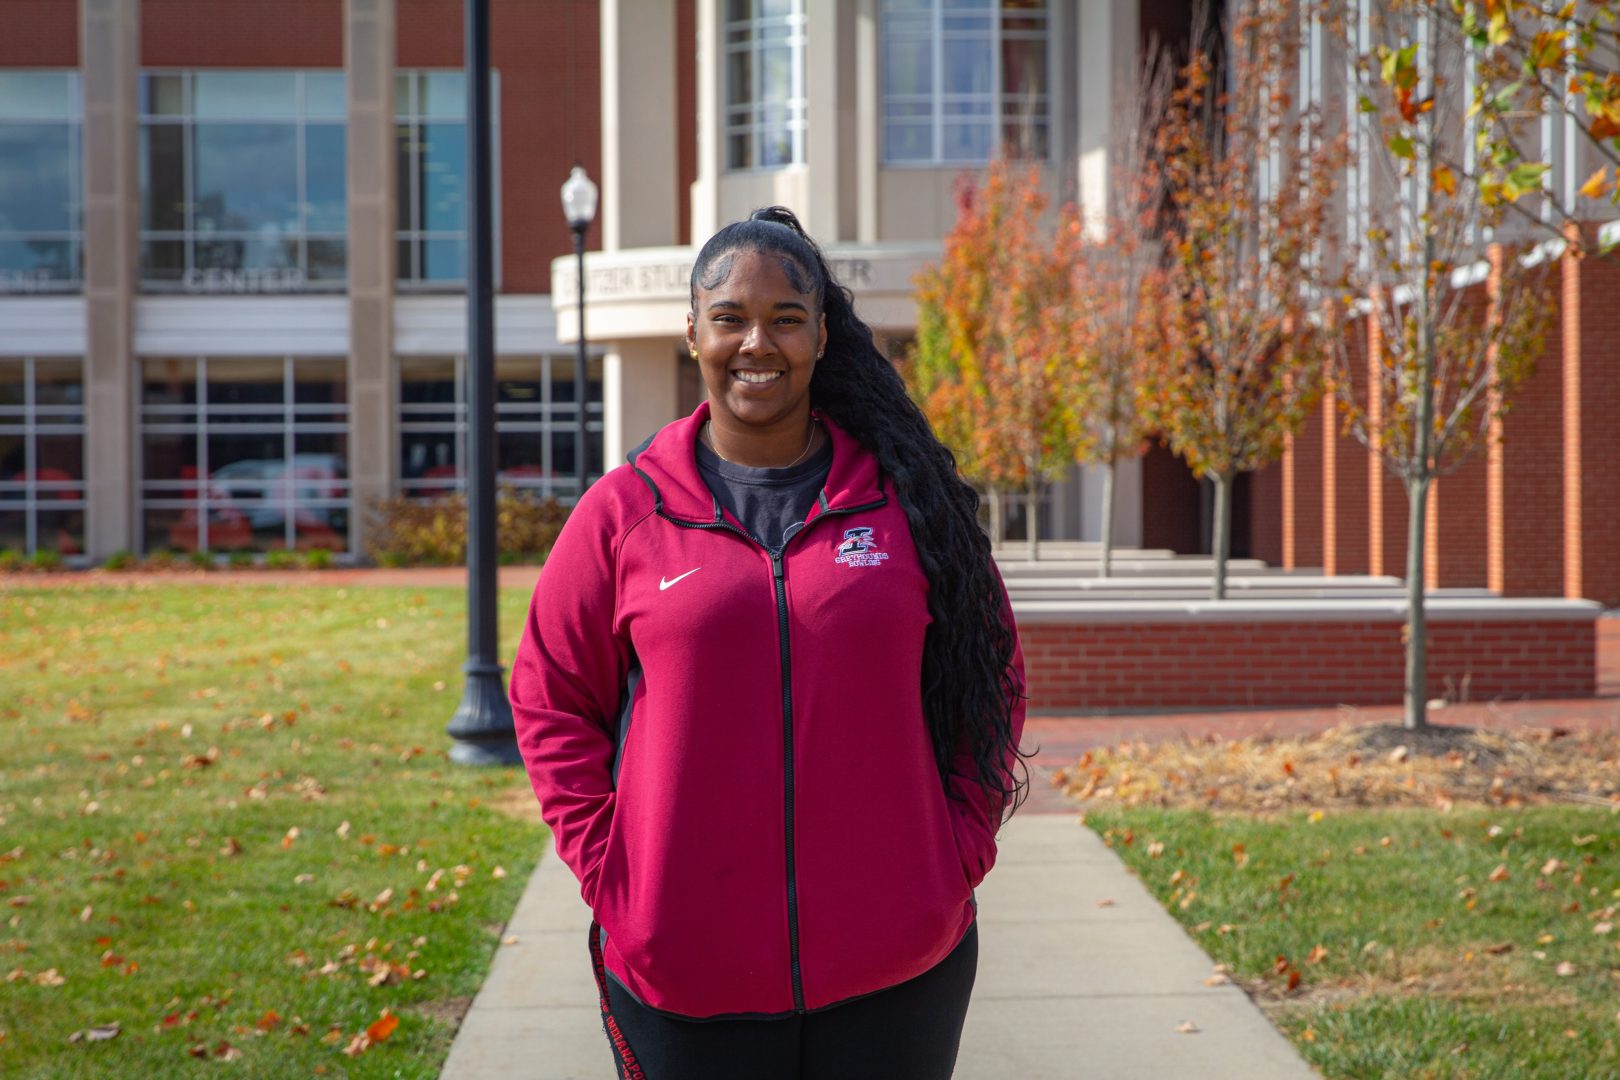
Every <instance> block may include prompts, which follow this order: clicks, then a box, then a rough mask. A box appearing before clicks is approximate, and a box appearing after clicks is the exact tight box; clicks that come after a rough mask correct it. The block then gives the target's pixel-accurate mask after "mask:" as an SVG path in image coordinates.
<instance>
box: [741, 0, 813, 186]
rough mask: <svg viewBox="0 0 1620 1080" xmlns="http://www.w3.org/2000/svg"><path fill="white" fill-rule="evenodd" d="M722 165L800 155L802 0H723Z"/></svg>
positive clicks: (765, 163)
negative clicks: (723, 99)
mask: <svg viewBox="0 0 1620 1080" xmlns="http://www.w3.org/2000/svg"><path fill="white" fill-rule="evenodd" d="M725 64H726V69H725V70H726V166H727V167H728V168H732V169H758V168H764V169H769V168H774V167H776V166H779V165H797V164H799V163H801V162H803V161H804V3H803V0H727V4H726V58H725Z"/></svg>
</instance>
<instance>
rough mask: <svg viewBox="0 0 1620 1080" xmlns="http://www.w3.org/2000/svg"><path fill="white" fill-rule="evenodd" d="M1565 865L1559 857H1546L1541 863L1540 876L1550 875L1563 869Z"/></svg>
mask: <svg viewBox="0 0 1620 1080" xmlns="http://www.w3.org/2000/svg"><path fill="white" fill-rule="evenodd" d="M1566 865H1567V864H1566V863H1564V862H1563V860H1561V859H1548V860H1547V861H1546V862H1545V863H1543V864H1542V865H1541V876H1542V877H1552V876H1553V875H1554V874H1556V873H1558V871H1560V870H1562V869H1564V867H1565V866H1566Z"/></svg>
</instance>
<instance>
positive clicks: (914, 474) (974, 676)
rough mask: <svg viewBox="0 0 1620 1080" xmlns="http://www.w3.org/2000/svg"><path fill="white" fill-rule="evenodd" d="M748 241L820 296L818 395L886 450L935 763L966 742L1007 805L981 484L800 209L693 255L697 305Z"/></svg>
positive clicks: (728, 232) (1008, 668)
mask: <svg viewBox="0 0 1620 1080" xmlns="http://www.w3.org/2000/svg"><path fill="white" fill-rule="evenodd" d="M741 251H755V252H760V253H762V254H766V255H772V256H775V257H776V258H778V259H780V260H781V262H782V267H783V269H784V270H785V271H786V272H787V275H788V280H789V281H790V282H791V283H792V285H793V287H794V288H795V289H798V290H799V291H801V292H804V293H806V294H811V295H814V296H815V297H816V299H817V302H818V306H819V308H820V311H821V313H823V314H824V315H825V316H826V319H827V347H826V352H825V354H824V355H823V356H822V358H821V359H820V360H818V361H817V362H816V368H815V374H814V376H813V377H812V378H811V381H810V403H811V405H812V406H814V407H815V408H818V409H821V410H822V411H823V412H825V413H826V414H827V415H828V416H830V417H831V418H832V419H833V420H834V422H836V423H837V424H838V426H839V427H841V428H842V429H844V430H845V431H846V432H848V433H849V434H850V435H851V436H852V437H854V438H855V439H856V440H857V441H858V442H860V443H861V445H863V446H865V447H866V448H867V449H868V450H870V451H871V452H872V453H874V454H875V455H876V456H877V459H878V464H879V466H880V467H881V468H882V470H883V473H884V475H885V476H886V477H888V479H889V480H890V482H891V483H892V484H893V486H894V490H895V494H896V495H897V496H898V498H899V500H900V506H901V507H902V509H903V510H904V511H905V514H906V520H907V522H908V523H909V524H910V526H911V536H912V541H913V543H914V544H915V545H916V548H917V555H918V558H919V559H920V560H921V562H922V566H923V571H924V572H925V573H926V574H927V576H928V612H929V614H930V615H932V616H933V622H932V623H931V624H930V625H929V627H928V631H927V636H926V638H925V640H924V643H923V664H922V703H923V713H924V716H925V717H926V719H927V723H928V730H929V736H930V738H931V739H932V741H933V748H934V759H935V764H936V765H937V766H938V768H939V772H940V776H941V778H942V779H944V778H945V777H947V776H948V775H949V773H950V770H951V761H952V759H953V758H955V757H956V756H957V755H958V754H959V753H961V752H963V751H966V752H967V753H968V754H969V756H971V758H972V759H973V762H974V767H975V771H976V775H975V776H973V777H969V778H968V779H970V780H976V781H977V783H978V785H979V787H980V788H981V789H982V790H983V791H984V793H985V794H986V796H988V797H990V798H991V799H992V800H994V801H995V803H996V804H998V805H1001V806H1003V807H1004V808H1005V809H1006V811H1007V812H1008V813H1009V814H1010V813H1011V812H1012V811H1014V810H1016V809H1017V808H1018V806H1019V805H1020V804H1021V803H1022V802H1023V799H1024V797H1025V795H1027V793H1028V790H1029V777H1028V770H1027V768H1025V766H1024V763H1023V757H1024V755H1023V754H1022V753H1021V752H1020V751H1019V749H1018V746H1017V744H1016V742H1015V741H1014V736H1013V727H1012V716H1013V710H1014V708H1015V706H1016V704H1017V701H1018V699H1019V698H1020V696H1021V695H1022V693H1023V687H1022V686H1021V685H1019V683H1018V680H1017V678H1016V677H1015V674H1014V672H1013V669H1012V660H1013V648H1014V643H1015V633H1014V630H1013V627H1012V625H1011V621H1012V612H1011V609H1010V608H1009V607H1008V605H1007V603H1006V599H1005V594H1004V591H1003V589H1002V585H1001V579H1000V578H999V577H998V576H997V574H996V571H995V568H994V566H993V565H992V563H991V559H990V539H989V537H988V536H986V535H985V533H984V530H983V529H981V528H980V527H979V521H978V509H979V495H978V492H977V491H975V490H974V489H973V487H972V486H971V485H969V484H968V483H967V481H965V480H963V479H962V477H961V474H960V473H958V472H957V469H956V458H955V456H954V455H952V453H951V451H950V450H949V449H948V448H947V447H946V446H945V444H943V443H941V442H940V441H939V439H938V438H937V437H936V436H935V435H934V432H933V429H932V428H931V427H929V424H928V421H927V419H926V418H924V416H923V414H922V411H921V410H920V409H918V408H917V406H916V404H915V403H914V402H913V401H912V400H911V397H910V396H909V395H908V394H907V393H906V387H905V383H904V382H903V381H902V380H901V378H900V375H899V373H898V372H897V371H896V370H895V369H894V366H893V365H892V364H890V363H889V361H888V360H886V359H885V358H884V356H883V354H882V353H880V352H879V351H878V349H877V345H876V344H875V343H874V341H873V339H872V329H871V327H869V326H867V325H866V323H864V322H862V321H861V319H860V317H859V316H858V315H856V314H855V303H854V299H853V297H852V296H851V294H850V292H849V290H848V289H847V288H845V287H844V286H842V285H840V284H839V283H838V282H837V280H836V279H834V277H833V275H832V272H831V270H830V268H829V267H828V266H827V260H826V259H825V257H823V255H822V253H821V249H820V248H819V247H817V245H816V243H815V241H813V240H811V239H810V237H809V236H808V235H806V234H805V231H804V228H803V226H801V225H800V224H799V219H798V218H797V217H795V216H794V214H793V212H792V211H791V210H788V209H787V208H786V207H781V206H769V207H765V208H763V209H760V210H756V211H754V212H753V214H751V215H750V216H749V217H748V219H747V220H745V221H738V222H733V223H732V224H730V225H727V226H725V227H724V228H722V229H721V230H720V231H719V232H717V233H715V234H714V235H713V236H712V237H710V238H709V241H708V242H707V243H706V244H704V245H703V248H702V250H701V251H699V253H698V256H697V259H696V260H695V261H694V262H693V264H692V281H691V286H692V306H693V309H694V310H696V307H697V290H698V288H699V287H700V286H701V287H703V288H706V289H707V288H714V287H715V286H717V285H719V284H720V283H721V282H722V281H724V280H725V278H726V276H727V275H728V274H729V272H730V269H731V263H732V261H733V259H734V257H735V255H736V254H737V253H738V252H741ZM949 790H950V787H949V785H947V791H949Z"/></svg>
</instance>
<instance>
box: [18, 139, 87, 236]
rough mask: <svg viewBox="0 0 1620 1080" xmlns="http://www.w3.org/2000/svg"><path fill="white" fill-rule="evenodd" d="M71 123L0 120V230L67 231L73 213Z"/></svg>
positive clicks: (73, 225)
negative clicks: (19, 122)
mask: <svg viewBox="0 0 1620 1080" xmlns="http://www.w3.org/2000/svg"><path fill="white" fill-rule="evenodd" d="M76 132H77V129H76V128H75V127H74V126H72V125H68V124H0V232H25V231H26V232H65V231H67V230H69V229H72V228H74V227H75V226H76V224H77V222H75V221H74V217H73V206H74V193H73V179H74V177H73V169H72V160H71V154H72V147H71V140H72V139H73V137H74V135H75V134H76Z"/></svg>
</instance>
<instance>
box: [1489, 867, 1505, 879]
mask: <svg viewBox="0 0 1620 1080" xmlns="http://www.w3.org/2000/svg"><path fill="white" fill-rule="evenodd" d="M1490 879H1491V880H1492V881H1506V880H1507V879H1508V868H1507V863H1497V864H1496V869H1495V870H1492V871H1491V874H1490Z"/></svg>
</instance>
